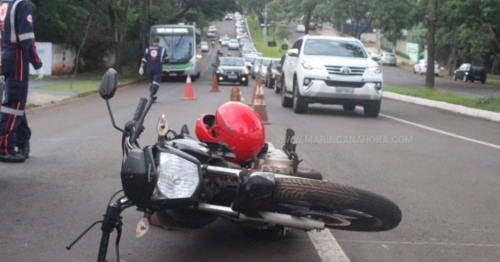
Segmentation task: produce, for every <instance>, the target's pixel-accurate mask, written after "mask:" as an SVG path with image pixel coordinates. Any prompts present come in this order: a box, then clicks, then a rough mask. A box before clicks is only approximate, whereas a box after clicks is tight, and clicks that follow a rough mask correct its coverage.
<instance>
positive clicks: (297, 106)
mask: <svg viewBox="0 0 500 262" xmlns="http://www.w3.org/2000/svg"><path fill="white" fill-rule="evenodd" d="M282 74H283V76H282V78H281V81H282V85H281V86H282V87H283V88H281V105H282V106H283V107H292V106H293V109H294V111H295V113H306V112H307V109H308V104H310V103H320V104H337V105H343V107H344V110H347V111H353V110H354V109H355V108H356V106H357V105H361V106H363V107H364V113H365V115H366V116H369V117H377V116H378V114H379V112H380V105H381V101H382V87H383V85H384V83H383V76H382V72H381V71H380V68H379V65H378V64H377V62H375V61H373V60H372V59H371V58H370V56H369V55H368V52H367V51H366V49H365V47H364V46H363V43H361V41H359V40H357V39H355V38H349V37H330V36H310V35H306V36H303V37H300V38H299V39H297V40H296V41H295V43H294V44H293V46H292V49H290V50H289V51H288V52H287V53H286V56H285V60H284V61H283V71H282Z"/></svg>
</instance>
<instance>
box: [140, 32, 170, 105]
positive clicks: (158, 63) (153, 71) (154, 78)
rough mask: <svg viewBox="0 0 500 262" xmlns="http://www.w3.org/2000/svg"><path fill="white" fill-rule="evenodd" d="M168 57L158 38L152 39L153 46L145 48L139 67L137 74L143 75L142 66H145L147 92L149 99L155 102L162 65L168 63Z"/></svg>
mask: <svg viewBox="0 0 500 262" xmlns="http://www.w3.org/2000/svg"><path fill="white" fill-rule="evenodd" d="M168 61H169V57H168V54H167V50H166V49H165V48H164V47H162V46H160V38H158V37H155V38H153V45H152V46H150V47H148V48H146V51H144V55H143V57H142V63H141V67H140V68H139V74H141V75H143V74H144V65H146V64H147V67H148V76H149V91H150V92H151V98H153V99H155V100H156V93H157V92H158V88H159V87H160V83H161V73H162V71H163V64H166V63H168Z"/></svg>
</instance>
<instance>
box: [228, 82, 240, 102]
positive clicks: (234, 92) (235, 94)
mask: <svg viewBox="0 0 500 262" xmlns="http://www.w3.org/2000/svg"><path fill="white" fill-rule="evenodd" d="M229 101H237V102H240V101H241V97H240V89H239V88H238V87H236V86H233V87H231V92H230V94H229Z"/></svg>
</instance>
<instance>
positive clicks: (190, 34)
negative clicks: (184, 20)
mask: <svg viewBox="0 0 500 262" xmlns="http://www.w3.org/2000/svg"><path fill="white" fill-rule="evenodd" d="M151 36H152V37H155V36H156V37H158V38H160V45H161V46H163V47H165V48H166V49H167V53H168V56H169V58H170V63H174V64H180V63H188V62H189V61H190V59H191V58H193V56H194V55H195V52H196V51H195V48H196V40H197V39H196V38H195V31H194V28H192V27H175V26H172V27H171V26H168V25H166V26H157V27H153V28H152V30H151Z"/></svg>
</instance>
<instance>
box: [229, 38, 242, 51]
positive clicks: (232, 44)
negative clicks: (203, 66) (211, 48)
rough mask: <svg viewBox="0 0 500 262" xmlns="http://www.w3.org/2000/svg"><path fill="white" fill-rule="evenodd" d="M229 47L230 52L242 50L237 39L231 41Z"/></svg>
mask: <svg viewBox="0 0 500 262" xmlns="http://www.w3.org/2000/svg"><path fill="white" fill-rule="evenodd" d="M227 46H228V48H229V50H238V49H240V44H239V43H238V40H236V39H231V40H229V42H228V44H227Z"/></svg>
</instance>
